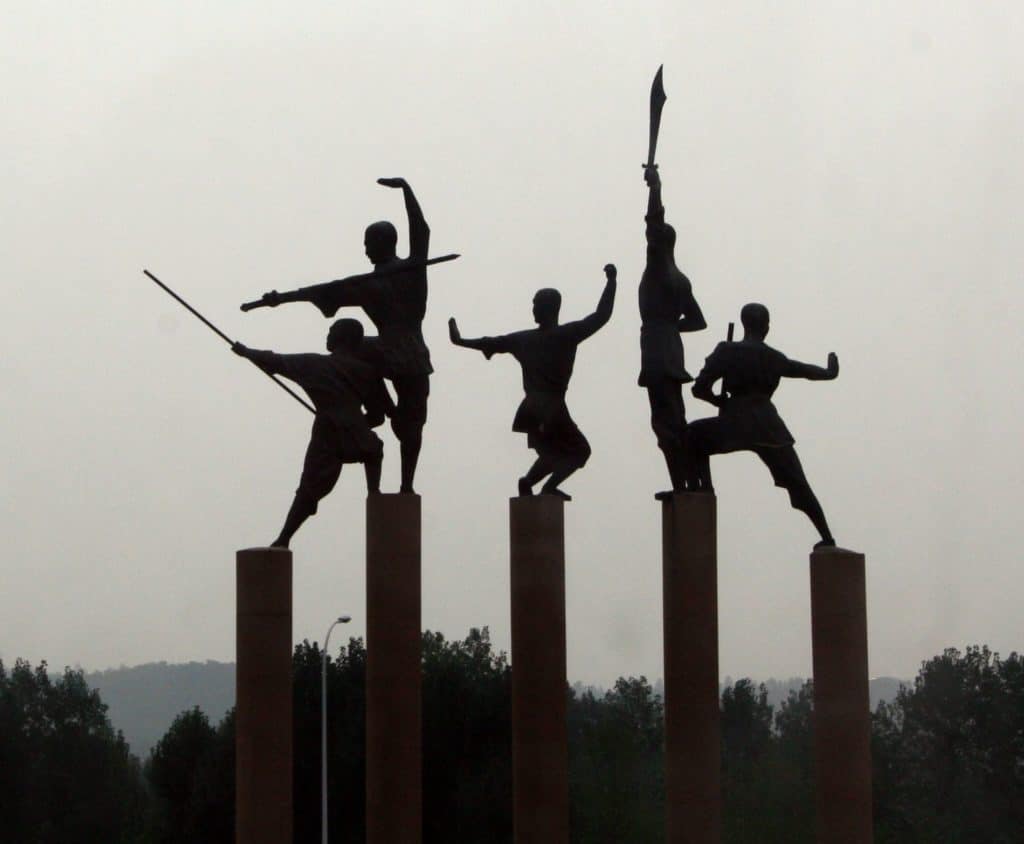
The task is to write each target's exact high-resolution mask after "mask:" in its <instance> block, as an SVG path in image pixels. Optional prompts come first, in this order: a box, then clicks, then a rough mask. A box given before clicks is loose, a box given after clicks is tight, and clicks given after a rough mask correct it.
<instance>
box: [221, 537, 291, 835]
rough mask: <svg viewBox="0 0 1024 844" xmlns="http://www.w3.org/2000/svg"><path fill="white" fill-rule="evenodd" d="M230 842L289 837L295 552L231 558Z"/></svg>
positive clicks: (250, 552)
mask: <svg viewBox="0 0 1024 844" xmlns="http://www.w3.org/2000/svg"><path fill="white" fill-rule="evenodd" d="M235 571H236V596H237V597H236V611H237V619H236V627H235V706H236V711H235V841H236V842H237V844H291V840H292V552H291V551H289V550H287V549H285V548H247V549H245V550H244V551H239V552H238V553H237V555H236V562H235Z"/></svg>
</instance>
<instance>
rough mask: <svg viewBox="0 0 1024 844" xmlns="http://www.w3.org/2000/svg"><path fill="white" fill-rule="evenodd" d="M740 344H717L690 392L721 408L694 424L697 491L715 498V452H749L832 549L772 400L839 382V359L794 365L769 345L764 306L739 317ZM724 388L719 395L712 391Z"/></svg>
mask: <svg viewBox="0 0 1024 844" xmlns="http://www.w3.org/2000/svg"><path fill="white" fill-rule="evenodd" d="M740 320H741V321H742V323H743V339H742V340H740V341H739V342H735V343H732V342H726V343H719V344H718V346H717V347H716V348H715V350H714V351H713V352H712V353H711V354H710V355H709V356H708V359H707V361H706V362H705V363H704V368H703V369H702V370H701V372H700V374H699V375H698V376H697V380H696V382H695V383H694V385H693V394H694V396H696V397H697V398H699V399H702V400H704V401H706V402H710V403H711V404H713V405H715V406H716V407H717V408H718V416H716V417H712V418H710V419H698V420H697V421H695V422H693V423H691V424H690V427H689V438H690V446H691V448H692V449H693V455H694V462H695V467H696V475H697V486H698V489H697V491H700V492H711V491H712V484H711V467H710V456H711V455H712V454H726V453H729V452H733V451H752V452H754V453H755V454H756V455H757V456H758V457H760V458H761V461H762V462H763V463H764V464H765V466H767V467H768V471H770V472H771V475H772V479H773V480H774V481H775V485H776V486H778V487H782V488H783V489H785V490H786V491H787V492H788V493H789V500H790V503H791V504H792V505H793V507H795V508H796V509H797V510H800V511H801V512H803V513H805V514H806V515H807V517H808V518H809V519H810V520H811V522H812V524H813V525H814V527H815V528H817V530H818V533H819V534H820V535H821V541H820V542H818V544H817V545H816V546H815V547H820V546H825V545H835V540H834V539H833V537H832V532H831V531H830V530H829V526H828V522H827V521H826V520H825V514H824V512H823V511H822V509H821V505H820V504H819V503H818V498H817V496H815V494H814V492H813V491H812V490H811V485H810V484H809V483H808V481H807V477H806V476H805V475H804V470H803V466H801V464H800V458H799V457H797V454H796V450H795V449H794V447H793V445H794V442H795V440H794V439H793V435H792V434H791V433H790V432H789V429H788V428H787V427H786V424H785V423H784V422H783V421H782V418H781V417H780V416H779V412H778V411H777V410H776V409H775V405H774V404H773V403H772V396H773V395H774V394H775V390H776V389H777V388H778V386H779V382H780V381H781V380H782V379H783V378H805V379H808V380H810V381H831V380H833V379H834V378H837V377H838V376H839V358H837V357H836V355H835V353H834V352H833V353H831V354H829V356H828V362H827V364H826V365H825V366H816V365H815V364H812V363H802V362H800V361H796V360H790V359H789V358H788V357H786V356H785V355H784V354H783V353H782V352H780V351H778V350H776V349H773V348H772V347H771V346H769V345H768V344H767V343H765V337H766V336H767V335H768V326H769V315H768V309H767V308H766V307H765V306H764V305H760V304H757V303H751V304H749V305H744V306H743V310H742V311H741V312H740ZM718 381H721V382H722V389H721V392H719V393H715V391H714V389H713V388H714V385H715V383H716V382H718Z"/></svg>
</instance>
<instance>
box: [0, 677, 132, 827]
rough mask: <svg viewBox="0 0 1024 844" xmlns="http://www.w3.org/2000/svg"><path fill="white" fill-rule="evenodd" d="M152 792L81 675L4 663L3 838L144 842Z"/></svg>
mask: <svg viewBox="0 0 1024 844" xmlns="http://www.w3.org/2000/svg"><path fill="white" fill-rule="evenodd" d="M145 800H146V795H145V790H144V784H143V780H142V777H141V771H140V768H139V764H138V761H137V760H136V759H135V758H134V757H133V756H131V754H130V753H129V752H128V746H127V744H126V743H125V741H124V738H123V737H122V736H121V734H120V733H115V732H114V730H113V728H112V727H111V725H110V721H109V720H108V719H107V715H106V706H105V705H104V704H103V702H102V701H101V700H100V697H99V694H98V693H97V692H95V691H93V690H91V689H89V687H88V686H87V685H86V683H85V680H84V679H83V677H82V672H81V671H73V670H71V669H65V671H64V674H63V675H62V676H60V677H58V678H57V679H56V680H52V679H51V677H50V675H49V673H48V671H47V666H46V663H45V662H42V663H40V664H39V666H38V667H37V668H35V669H33V668H32V667H31V665H30V664H29V663H27V662H25V661H23V660H17V661H16V662H15V663H14V666H13V668H12V669H11V671H10V673H8V672H7V671H6V669H5V668H4V666H3V663H2V662H0V838H2V839H3V840H4V841H12V842H13V841H17V842H21V844H51V843H52V844H58V843H59V844H77V843H78V842H82V844H87V842H89V843H91V842H96V841H110V842H125V844H128V842H136V841H141V840H142V835H143V833H144V828H145V806H146V802H145Z"/></svg>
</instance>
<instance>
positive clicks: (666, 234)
mask: <svg viewBox="0 0 1024 844" xmlns="http://www.w3.org/2000/svg"><path fill="white" fill-rule="evenodd" d="M650 248H654V249H657V250H660V251H662V252H668V253H669V254H671V253H672V252H673V250H675V248H676V230H675V228H673V227H672V226H671V225H670V224H668V223H663V224H662V225H660V226H657V227H656V228H655V229H654V230H653V231H652V232H651V238H650V241H649V243H648V249H650Z"/></svg>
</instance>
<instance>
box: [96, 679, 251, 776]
mask: <svg viewBox="0 0 1024 844" xmlns="http://www.w3.org/2000/svg"><path fill="white" fill-rule="evenodd" d="M85 681H86V683H88V684H89V686H90V687H92V688H94V689H96V690H97V691H99V693H100V697H101V698H103V702H104V703H105V704H107V707H108V709H107V715H108V716H109V717H110V722H111V723H112V724H113V725H114V729H115V730H120V731H121V732H122V733H124V737H125V740H126V741H127V742H128V744H129V746H130V747H131V749H132V753H134V754H135V755H136V756H138V757H139V758H140V759H145V758H146V757H147V756H148V755H149V751H150V750H152V749H153V747H155V746H156V743H157V742H158V741H160V739H161V738H163V735H164V733H166V732H167V728H168V727H170V726H171V723H172V722H173V721H174V719H175V717H176V716H177V715H179V714H180V713H182V712H184V711H185V710H187V709H192V708H193V707H196V706H198V707H199V708H200V709H201V710H202V711H203V712H204V713H206V715H207V717H208V718H209V719H210V722H211V723H212V724H214V725H216V724H217V723H218V722H219V721H220V720H221V719H222V718H223V717H224V714H225V713H226V712H227V711H228V709H230V708H231V707H232V706H234V705H235V664H234V663H233V662H214V661H213V660H207V661H206V662H185V663H179V664H173V663H171V664H168V663H166V662H147V663H146V664H144V665H135V666H131V667H121V668H110V669H107V670H106V671H95V672H90V673H87V674H85Z"/></svg>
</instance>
